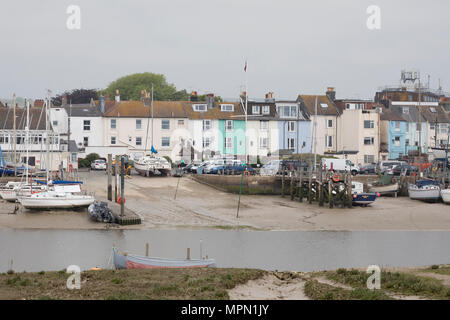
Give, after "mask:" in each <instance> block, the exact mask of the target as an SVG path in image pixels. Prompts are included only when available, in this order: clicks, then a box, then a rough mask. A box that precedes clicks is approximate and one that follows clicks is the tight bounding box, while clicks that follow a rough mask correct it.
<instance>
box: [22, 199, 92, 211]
mask: <svg viewBox="0 0 450 320" xmlns="http://www.w3.org/2000/svg"><path fill="white" fill-rule="evenodd" d="M18 200H19V202H20V204H21V205H22V206H23V207H24V208H26V209H67V208H80V207H88V206H90V205H91V204H92V203H94V198H92V197H83V196H80V197H74V198H70V199H67V198H61V199H57V198H32V197H20V198H19V199H18Z"/></svg>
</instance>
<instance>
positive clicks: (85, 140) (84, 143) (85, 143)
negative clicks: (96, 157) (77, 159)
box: [83, 137, 89, 147]
mask: <svg viewBox="0 0 450 320" xmlns="http://www.w3.org/2000/svg"><path fill="white" fill-rule="evenodd" d="M83 147H89V137H83Z"/></svg>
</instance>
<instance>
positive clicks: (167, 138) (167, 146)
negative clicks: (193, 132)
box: [161, 137, 170, 148]
mask: <svg viewBox="0 0 450 320" xmlns="http://www.w3.org/2000/svg"><path fill="white" fill-rule="evenodd" d="M167 141H168V142H169V143H168V144H167V145H165V143H164V142H167ZM161 147H163V148H170V137H161Z"/></svg>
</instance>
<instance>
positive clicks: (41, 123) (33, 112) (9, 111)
mask: <svg viewBox="0 0 450 320" xmlns="http://www.w3.org/2000/svg"><path fill="white" fill-rule="evenodd" d="M26 123H27V112H26V110H25V109H21V108H16V129H17V130H25V126H26ZM0 129H4V130H13V129H14V110H13V108H1V109H0ZM30 130H45V109H43V108H30Z"/></svg>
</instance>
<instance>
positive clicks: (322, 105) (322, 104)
mask: <svg viewBox="0 0 450 320" xmlns="http://www.w3.org/2000/svg"><path fill="white" fill-rule="evenodd" d="M320 107H322V108H328V104H327V103H321V104H320Z"/></svg>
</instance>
